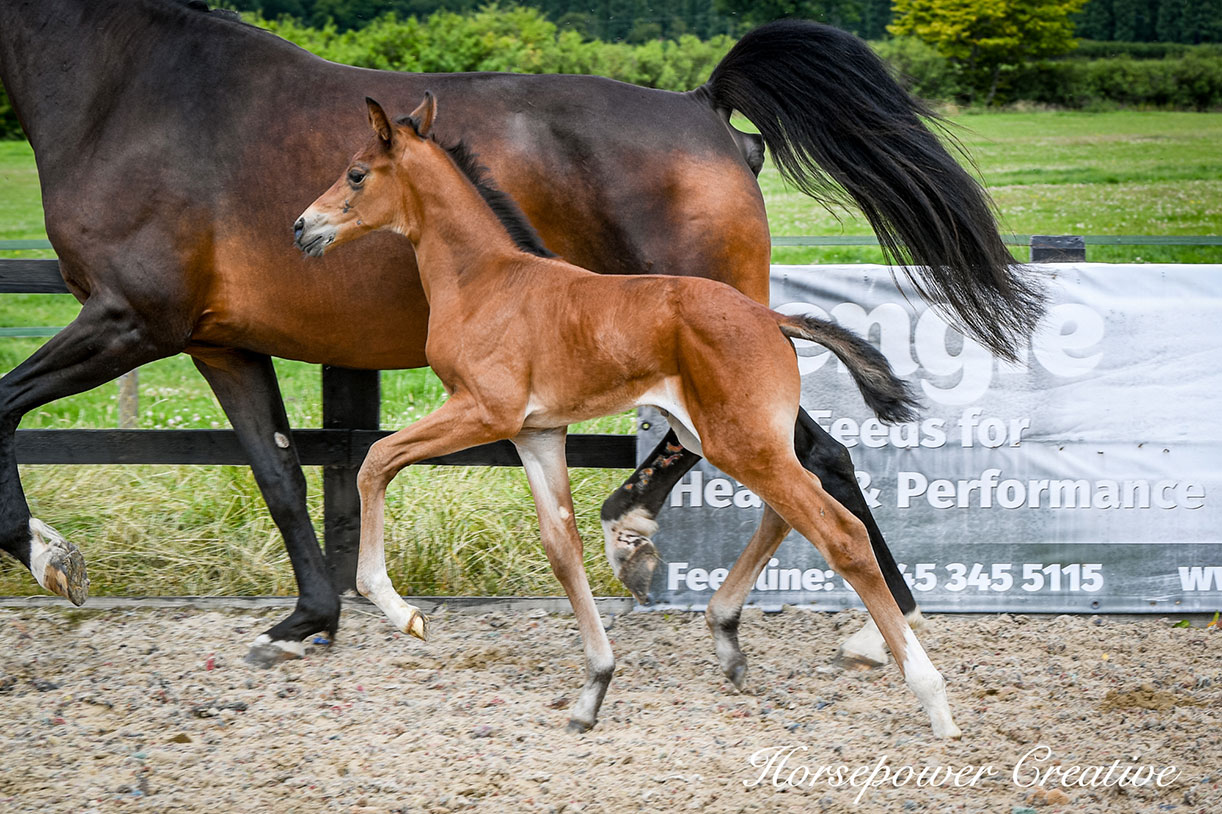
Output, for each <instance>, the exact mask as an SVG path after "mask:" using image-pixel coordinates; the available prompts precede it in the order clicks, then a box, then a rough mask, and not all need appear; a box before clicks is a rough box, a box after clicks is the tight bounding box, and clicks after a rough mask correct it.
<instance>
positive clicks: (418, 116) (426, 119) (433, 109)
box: [408, 90, 437, 138]
mask: <svg viewBox="0 0 1222 814" xmlns="http://www.w3.org/2000/svg"><path fill="white" fill-rule="evenodd" d="M436 116H437V97H436V96H434V95H433V93H432V91H427V90H426V91H425V92H424V101H423V102H421V103H420V104H419V105H417V106H416V109H415V110H413V111H412V112H411V115H410V116H408V118H409V119H411V120H412V126H413V127H415V128H416V133H417V134H418V135H419V136H420V138H428V137H429V133H430V132H431V131H432V129H433V119H434V118H436Z"/></svg>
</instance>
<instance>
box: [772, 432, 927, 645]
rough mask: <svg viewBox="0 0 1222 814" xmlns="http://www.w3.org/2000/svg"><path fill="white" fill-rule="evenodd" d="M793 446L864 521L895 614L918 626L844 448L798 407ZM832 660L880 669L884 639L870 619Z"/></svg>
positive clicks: (905, 585) (914, 610)
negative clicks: (898, 612) (893, 601)
mask: <svg viewBox="0 0 1222 814" xmlns="http://www.w3.org/2000/svg"><path fill="white" fill-rule="evenodd" d="M794 449H795V450H796V451H797V454H798V459H799V460H800V461H801V462H802V466H804V467H805V468H806V469H808V470H809V471H811V472H813V473H815V474H816V475H817V476H818V477H819V480H820V482H821V483H822V484H823V488H824V489H825V490H826V491H827V493H828V494H830V495H831V496H832V497H833V498H835V499H836V501H837V502H839V503H840V504H841V505H842V506H844V507H845V508H847V509H848V510H849V511H850V512H852V513H853V515H854V516H856V517H857V519H858V520H860V521H861V522H862V523H864V524H865V527H866V531H867V533H868V534H869V535H870V547H871V548H873V549H874V557H875V559H877V560H878V566H879V568H880V569H882V572H883V579H885V580H886V582H887V588H888V589H889V590H890V591H891V596H893V597H894V598H895V603H896V604H897V605H899V608H900V612H901V613H903V614H904V617H905V618H906V619H907V620H908V623H909V624H910V625H911V626H912V627H914V628H917V629H919V628H920V626H921V623H922V621H923V620H922V618H921V611H920V609H918V608H917V604H916V599H914V598H913V596H912V590H911V589H910V588H909V587H908V582H907V581H906V580H905V579H904V575H903V574H901V573H900V569H899V566H898V565H896V563H895V557H893V556H892V555H891V550H890V549H889V548H887V541H886V540H885V539H883V534H882V532H881V531H879V528H878V523H876V522H875V521H874V516H873V515H872V514H871V513H870V506H869V504H868V503H867V502H866V499H865V496H864V495H863V494H862V493H861V487H860V486H859V485H858V483H857V474H856V472H855V471H854V467H853V459H852V458H851V457H850V456H849V451H848V450H847V449H845V447H844V445H843V444H841V443H839V442H838V441H836V439H835V438H832V437H831V436H830V435H828V434H827V432H825V431H824V429H823V428H822V427H820V426H819V425H818V424H817V423H816V422H815V420H814V419H813V418H811V417H810V416H809V415H808V414H807V413H806V411H805V410H799V411H798V422H797V425H796V426H795V428H794ZM778 542H779V541H778ZM764 562H767V558H765V559H764V560H763V561H762V562H761V563H760V567H761V568H762V567H763V563H764ZM836 663H838V664H840V665H841V666H844V667H848V668H857V669H868V668H871V667H881V666H882V665H884V664H886V663H887V647H886V643H885V642H884V641H883V637H882V634H881V633H879V630H878V625H876V624H875V623H874V620H873V619H871V620H870V621H868V622H867V623H866V624H865V626H864V627H863V628H861V630H859V631H857V632H856V633H854V634H853V635H852V636H850V637H849V638H848V639H846V640H845V641H844V642H842V643H841V645H840V649H839V651H838V652H837V654H836Z"/></svg>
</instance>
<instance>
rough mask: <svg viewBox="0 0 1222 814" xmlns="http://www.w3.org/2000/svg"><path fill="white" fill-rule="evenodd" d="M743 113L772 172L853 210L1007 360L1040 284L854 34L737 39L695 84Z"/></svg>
mask: <svg viewBox="0 0 1222 814" xmlns="http://www.w3.org/2000/svg"><path fill="white" fill-rule="evenodd" d="M695 93H696V94H698V95H702V96H704V97H706V98H707V99H709V102H710V104H712V105H713V107H714V108H717V109H718V110H721V111H723V112H728V111H730V110H737V111H739V112H740V113H742V114H743V115H744V116H746V117H747V118H748V119H750V120H751V121H752V122H753V123H754V124H755V126H756V127H758V128H759V130H760V134H761V135H762V136H763V138H764V143H765V144H766V145H767V147H768V148H769V149H770V150H772V155H773V158H774V159H775V161H776V163H777V165H778V167H779V168H780V170H781V173H782V175H783V176H784V177H785V178H786V180H788V181H789V182H790V183H792V184H793V185H794V186H796V187H797V188H799V189H801V190H802V191H803V192H805V193H807V194H808V195H811V196H813V197H814V198H816V199H817V200H819V201H820V202H822V203H824V204H825V205H826V204H830V203H833V202H840V203H843V202H848V201H849V200H850V199H851V201H852V202H854V203H856V205H857V206H858V207H860V208H861V210H862V212H864V213H865V215H866V217H867V218H868V219H869V221H870V225H871V226H873V227H874V231H875V233H876V234H877V235H878V240H879V243H880V244H881V245H882V248H883V251H884V252H885V253H886V254H887V256H888V258H889V259H890V260H891V261H892V262H894V263H897V264H900V265H903V266H904V267H905V272H906V274H907V275H908V277H909V279H910V280H912V282H913V284H914V285H915V286H916V287H917V290H918V291H920V293H921V295H922V296H924V297H926V298H927V299H929V300H930V301H932V302H933V303H935V304H936V305H939V306H941V310H942V311H943V312H944V313H945V314H946V315H947V317H948V318H949V319H950V320H951V321H953V322H954V323H956V324H957V325H958V326H959V327H960V328H962V329H964V330H965V332H966V333H968V334H970V335H971V336H972V337H974V338H975V339H976V340H977V341H979V342H980V343H981V344H983V345H985V346H986V347H987V348H989V350H991V351H992V352H993V353H995V354H997V355H998V356H1001V357H1003V358H1006V359H1014V358H1015V354H1016V351H1017V349H1018V347H1019V346H1020V345H1021V344H1022V343H1023V342H1024V341H1025V340H1026V339H1027V337H1029V336H1030V335H1031V332H1032V330H1033V329H1034V328H1035V324H1036V322H1037V321H1038V320H1039V317H1040V315H1041V314H1042V313H1043V308H1044V296H1043V292H1042V289H1041V287H1040V286H1039V285H1038V284H1036V283H1035V282H1034V281H1033V280H1031V279H1030V277H1029V276H1027V272H1026V270H1025V269H1024V267H1023V266H1022V265H1021V264H1020V263H1018V262H1017V261H1015V260H1014V259H1013V258H1012V257H1011V256H1010V253H1009V251H1007V250H1006V247H1005V244H1003V243H1002V241H1001V238H1000V237H999V235H998V229H997V223H996V220H995V219H994V217H993V212H992V208H991V202H990V200H989V198H988V196H987V194H986V193H985V192H984V190H983V189H982V188H981V187H980V185H979V184H978V183H976V181H975V179H973V178H972V177H971V176H970V175H969V174H968V173H967V172H966V171H964V169H963V168H962V167H960V166H959V164H958V163H957V162H956V161H955V159H954V158H953V157H952V156H951V155H950V153H949V152H947V150H946V148H945V147H944V146H943V145H942V143H941V142H940V141H939V139H938V137H937V136H936V135H935V134H934V133H933V132H932V131H931V130H930V129H929V128H928V127H926V125H925V123H924V121H923V120H926V121H929V122H932V123H933V124H935V125H936V126H938V127H939V128H940V127H941V122H940V119H939V117H938V116H937V115H936V114H934V113H933V112H932V111H930V110H929V108H928V107H926V106H925V105H924V104H923V103H921V102H920V101H918V100H916V99H914V98H912V97H911V96H910V95H909V94H908V93H907V92H906V91H904V89H903V88H901V87H900V86H899V85H898V84H897V83H896V81H895V80H894V79H893V78H892V76H891V73H890V71H889V70H888V68H887V65H886V64H885V63H884V62H883V61H882V60H881V59H879V58H878V57H877V56H876V55H875V54H874V52H873V51H871V50H870V48H869V47H868V46H867V45H866V44H865V43H864V42H863V41H861V40H860V39H858V38H857V37H855V36H853V35H851V34H848V33H846V32H844V31H840V30H838V29H835V28H832V27H830V26H826V25H820V24H818V23H811V22H805V21H800V20H779V21H777V22H774V23H769V24H767V25H763V26H760V27H759V28H757V29H755V30H754V31H751V32H750V33H749V34H747V35H746V36H744V37H743V38H742V39H741V40H739V41H738V43H737V44H736V45H735V46H734V47H733V48H732V49H731V50H730V52H729V53H728V54H726V57H725V59H723V60H722V61H721V63H720V64H719V65H718V66H717V67H716V68H715V69H714V70H713V75H712V76H711V77H710V78H709V81H708V82H706V83H705V85H704V86H703V87H701V88H700V89H698V90H697V91H695Z"/></svg>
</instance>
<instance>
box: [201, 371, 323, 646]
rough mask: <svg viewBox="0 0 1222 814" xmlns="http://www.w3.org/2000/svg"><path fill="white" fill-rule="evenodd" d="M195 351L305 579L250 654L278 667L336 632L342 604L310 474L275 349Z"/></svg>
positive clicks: (300, 578) (295, 571) (297, 574)
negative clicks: (313, 512) (309, 641)
mask: <svg viewBox="0 0 1222 814" xmlns="http://www.w3.org/2000/svg"><path fill="white" fill-rule="evenodd" d="M192 355H193V357H194V359H195V366H196V367H197V368H199V371H200V373H202V374H203V375H204V378H205V379H207V380H208V384H209V385H210V386H211V387H212V392H213V393H215V394H216V397H217V400H218V401H220V403H221V407H222V408H223V409H224V410H225V414H226V415H227V416H229V421H230V423H232V424H233V428H234V430H235V431H236V432H237V434H238V439H239V440H240V441H241V442H242V448H243V449H244V450H246V455H247V457H248V458H249V459H250V467H251V471H252V472H254V476H255V480H256V481H257V482H258V484H259V489H260V491H262V493H263V499H264V500H265V501H267V508H268V510H269V511H270V512H271V515H272V519H273V520H274V521H275V522H276V526H277V527H278V528H279V529H280V533H281V534H282V535H283V536H284V545H285V548H286V549H287V550H288V554H289V561H290V562H291V563H292V565H293V576H294V577H296V579H297V594H298V597H297V607H296V608H295V609H294V610H293V613H292V614H291V615H290V616H289V617H288V618H287V619H285V620H283V621H281V622H280V623H279V624H277V625H276V626H274V627H272V628H271V629H270V630H267V631H265V632H264V633H262V634H260V635H259V637H258V638H256V639H255V641H254V644H253V645H252V646H251V648H250V652H249V653H248V654H247V656H246V661H247V662H248V663H250V664H254V665H256V666H259V667H270V666H272V665H273V664H276V663H278V662H280V661H283V660H284V659H286V658H300V657H301V656H302V655H303V654H304V652H305V649H304V647H303V646H302V640H303V639H304V638H305V637H306V636H309V635H310V634H311V633H317V632H319V631H326V632H327V633H328V634H330V635H332V636H334V635H335V631H336V629H337V628H338V627H339V612H340V603H339V597H338V596H336V594H335V588H334V587H333V586H332V584H331V580H330V577H329V576H328V575H327V566H326V561H325V560H324V559H323V556H322V550H321V549H320V548H319V546H318V538H317V537H316V536H315V533H314V524H313V523H311V522H310V515H309V513H308V512H307V510H306V482H305V476H304V475H303V474H302V472H301V462H300V461H299V460H298V458H297V450H296V448H295V447H294V446H293V445H292V432H291V431H290V429H289V420H288V416H287V415H286V414H285V412H284V400H283V399H282V398H281V396H280V385H279V384H278V383H277V381H276V371H275V368H273V367H272V361H271V359H270V358H268V357H267V356H263V355H261V354H256V353H250V352H247V351H241V350H229V349H223V350H222V349H217V350H209V351H202V350H193V351H192Z"/></svg>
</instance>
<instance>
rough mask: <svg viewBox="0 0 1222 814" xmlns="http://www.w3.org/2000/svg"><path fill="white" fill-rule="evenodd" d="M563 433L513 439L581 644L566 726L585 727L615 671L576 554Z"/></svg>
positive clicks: (590, 723) (595, 714)
mask: <svg viewBox="0 0 1222 814" xmlns="http://www.w3.org/2000/svg"><path fill="white" fill-rule="evenodd" d="M564 435H565V430H564V429H563V428H560V429H554V430H546V431H542V432H524V433H522V434H520V435H519V436H518V437H517V438H515V439H513V443H514V446H516V447H517V448H518V454H519V455H520V456H521V458H522V466H523V467H524V468H525V469H526V477H527V480H529V481H530V490H531V493H532V494H533V495H534V497H535V509H536V510H537V511H538V513H539V529H540V532H541V534H542V537H543V548H544V550H546V551H547V559H548V562H550V563H551V565H552V571H553V572H555V574H556V578H557V579H558V580H560V584H561V585H562V586H563V587H564V592H565V593H566V594H567V595H568V597H569V604H571V605H572V606H573V613H575V614H576V615H577V628H578V630H579V631H581V641H582V643H583V645H584V646H585V655H586V683H585V687H583V688H582V690H581V696H580V697H579V698H578V699H577V703H576V704H574V705H573V715H572V717H571V718H570V719H569V731H571V732H585V731H587V730H589V729H590V728H591V727H593V726H594V723H595V721H596V720H597V718H598V709H599V707H601V706H602V702H603V696H605V695H606V694H607V687H608V685H610V683H611V674H612V673H614V672H615V656H614V655H613V654H612V653H611V643H610V642H609V641H607V633H606V631H605V630H604V629H603V626H602V622H601V621H600V620H599V618H598V609H597V607H595V605H594V595H593V594H592V593H591V592H590V583H589V581H588V580H587V578H586V569H585V564H584V563H583V561H582V557H581V548H582V547H581V537H579V536H578V534H577V522H576V520H575V519H574V517H573V496H572V494H571V492H570V487H569V472H568V465H567V464H566V462H565V458H564Z"/></svg>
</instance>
